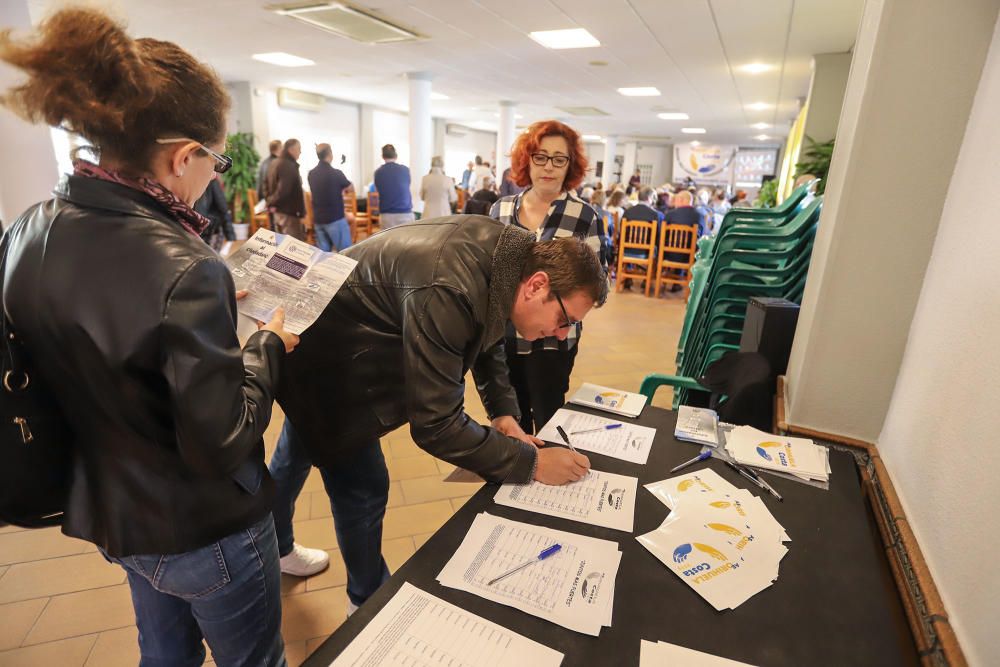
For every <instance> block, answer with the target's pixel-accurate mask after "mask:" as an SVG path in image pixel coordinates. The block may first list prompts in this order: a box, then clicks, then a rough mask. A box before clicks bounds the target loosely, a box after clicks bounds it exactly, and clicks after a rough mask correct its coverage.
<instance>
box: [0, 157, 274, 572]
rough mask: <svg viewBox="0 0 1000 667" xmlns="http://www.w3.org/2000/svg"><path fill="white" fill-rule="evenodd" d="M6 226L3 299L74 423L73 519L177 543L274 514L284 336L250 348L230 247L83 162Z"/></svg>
mask: <svg viewBox="0 0 1000 667" xmlns="http://www.w3.org/2000/svg"><path fill="white" fill-rule="evenodd" d="M8 233H9V234H11V239H10V250H9V252H10V254H9V255H8V261H7V267H6V283H5V284H4V294H3V303H4V306H5V308H6V311H7V314H8V315H9V317H10V320H11V322H12V324H13V326H14V328H15V330H16V331H17V332H18V333H19V334H20V336H21V338H22V339H23V340H24V343H25V345H26V347H27V349H28V352H29V354H30V355H31V358H32V360H33V363H34V365H35V367H36V372H37V373H38V374H39V376H40V379H41V380H42V381H44V382H45V383H46V384H47V385H48V386H49V388H50V389H51V391H52V393H53V394H54V395H55V398H56V399H57V400H58V402H59V404H60V407H61V408H62V409H63V411H64V412H65V414H66V417H67V419H68V420H69V422H70V424H71V426H72V428H73V431H74V433H75V439H74V442H73V446H74V450H75V462H74V473H73V481H72V487H71V490H70V498H69V505H68V508H67V511H66V518H65V521H64V523H63V532H64V533H66V534H67V535H71V536H73V537H79V538H82V539H84V540H87V541H89V542H93V543H94V544H96V545H98V546H100V547H103V548H104V549H105V550H106V551H107V552H108V553H109V554H111V555H113V556H127V555H134V554H150V553H161V554H172V553H181V552H186V551H191V550H193V549H198V548H201V547H204V546H207V545H209V544H212V543H213V542H216V541H218V540H219V539H220V538H222V537H225V536H227V535H231V534H232V533H234V532H237V531H239V530H241V529H243V528H247V527H249V526H250V525H252V524H254V523H255V522H257V521H258V520H260V519H261V518H262V517H264V516H265V515H267V513H268V512H270V510H271V507H270V503H271V494H270V487H271V480H270V477H268V474H267V470H266V469H265V467H264V443H263V440H262V438H261V436H262V435H263V433H264V429H265V428H267V423H268V421H269V420H270V417H271V399H272V387H273V386H274V383H275V382H276V377H275V375H276V373H277V370H278V366H279V365H280V363H281V361H282V358H283V357H284V354H285V352H284V345H283V344H282V342H281V339H280V338H279V337H278V336H276V335H275V334H273V333H270V332H258V333H255V334H254V335H253V336H251V337H250V340H249V341H248V342H247V344H246V347H245V348H244V349H243V350H242V352H241V351H240V345H239V341H238V340H237V338H236V300H235V296H234V295H235V291H234V287H233V281H232V278H231V277H230V274H229V270H228V269H227V268H226V265H225V264H224V263H223V262H222V260H220V259H219V258H218V257H217V256H216V255H215V254H214V253H213V252H212V250H211V249H210V248H209V247H208V246H207V245H205V243H203V242H202V241H201V240H200V239H199V238H198V237H196V236H194V235H192V234H190V233H189V232H187V231H185V230H184V228H182V227H181V225H180V224H179V223H178V222H176V221H175V220H174V219H173V218H172V217H170V216H169V215H168V214H167V213H166V211H165V210H164V209H161V208H160V205H159V204H158V203H157V202H156V201H154V200H153V199H152V198H150V197H149V196H148V195H146V194H145V193H142V192H138V191H136V190H132V189H130V188H128V187H126V186H123V185H118V184H116V183H109V182H106V181H99V180H96V179H92V178H86V177H80V176H70V177H69V179H68V181H67V182H65V183H64V184H63V185H61V186H60V190H59V191H58V192H57V193H56V197H55V199H51V200H49V201H47V202H42V203H41V204H37V205H35V206H34V207H32V208H31V209H29V210H28V211H27V212H25V213H24V214H23V215H22V216H21V217H20V218H19V219H18V221H17V222H15V223H14V226H13V227H12V228H11V230H10V231H9V232H8Z"/></svg>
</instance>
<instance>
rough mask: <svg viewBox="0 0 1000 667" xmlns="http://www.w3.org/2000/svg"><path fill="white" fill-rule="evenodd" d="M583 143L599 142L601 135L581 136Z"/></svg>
mask: <svg viewBox="0 0 1000 667" xmlns="http://www.w3.org/2000/svg"><path fill="white" fill-rule="evenodd" d="M583 140H584V141H600V140H601V135H599V134H585V135H583Z"/></svg>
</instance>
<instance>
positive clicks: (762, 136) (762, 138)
mask: <svg viewBox="0 0 1000 667" xmlns="http://www.w3.org/2000/svg"><path fill="white" fill-rule="evenodd" d="M770 138H771V137H769V136H767V135H766V134H758V135H757V136H756V137H754V139H756V140H757V141H767V140H768V139H770Z"/></svg>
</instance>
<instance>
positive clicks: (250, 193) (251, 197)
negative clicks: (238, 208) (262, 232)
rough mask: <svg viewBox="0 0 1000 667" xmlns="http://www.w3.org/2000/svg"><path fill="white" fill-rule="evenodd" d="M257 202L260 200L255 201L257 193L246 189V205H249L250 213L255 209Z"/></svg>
mask: <svg viewBox="0 0 1000 667" xmlns="http://www.w3.org/2000/svg"><path fill="white" fill-rule="evenodd" d="M258 201H260V200H259V199H257V191H256V190H254V189H253V188H247V204H249V205H250V210H251V211H253V210H254V209H255V208H257V202H258Z"/></svg>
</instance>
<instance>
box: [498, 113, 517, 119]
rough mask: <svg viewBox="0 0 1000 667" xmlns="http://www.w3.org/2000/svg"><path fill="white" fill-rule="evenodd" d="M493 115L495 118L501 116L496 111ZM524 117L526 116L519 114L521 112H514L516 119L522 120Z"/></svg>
mask: <svg viewBox="0 0 1000 667" xmlns="http://www.w3.org/2000/svg"><path fill="white" fill-rule="evenodd" d="M493 117H494V118H499V117H500V114H498V113H495V114H493ZM522 118H524V116H522V115H521V114H519V113H516V114H514V119H515V120H521V119H522Z"/></svg>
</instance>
